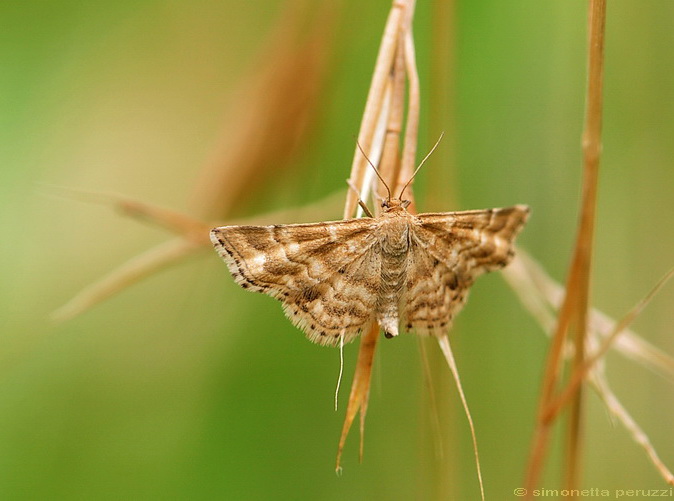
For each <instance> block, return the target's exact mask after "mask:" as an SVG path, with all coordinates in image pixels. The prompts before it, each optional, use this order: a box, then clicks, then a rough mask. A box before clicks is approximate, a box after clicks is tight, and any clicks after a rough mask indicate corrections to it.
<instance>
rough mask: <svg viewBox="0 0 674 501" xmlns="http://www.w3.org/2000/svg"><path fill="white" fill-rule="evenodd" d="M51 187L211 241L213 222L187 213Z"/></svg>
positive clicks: (177, 231)
mask: <svg viewBox="0 0 674 501" xmlns="http://www.w3.org/2000/svg"><path fill="white" fill-rule="evenodd" d="M49 188H50V192H51V191H56V192H60V194H61V196H62V197H64V198H70V199H75V200H80V201H83V202H89V203H97V204H102V205H107V206H110V207H111V208H112V209H114V210H116V211H117V212H119V213H120V214H122V215H124V216H127V217H130V218H133V219H138V220H140V221H143V222H146V223H150V224H153V225H155V226H159V227H160V228H164V229H166V230H168V231H170V232H172V233H175V234H176V235H181V236H184V237H186V238H189V239H193V240H195V242H199V243H204V244H208V243H209V240H208V231H209V230H210V229H211V225H210V224H209V223H206V222H204V221H200V220H198V219H196V218H193V217H191V216H188V215H186V214H182V213H180V212H177V211H174V210H171V209H166V208H164V207H158V206H156V205H152V204H149V203H146V202H141V201H139V200H132V199H130V198H126V197H122V196H119V195H113V194H109V193H101V192H95V191H85V190H77V189H73V188H67V187H62V186H51V187H49Z"/></svg>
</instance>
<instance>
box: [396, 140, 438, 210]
mask: <svg viewBox="0 0 674 501" xmlns="http://www.w3.org/2000/svg"><path fill="white" fill-rule="evenodd" d="M444 135H445V132H444V131H443V132H442V133H441V134H440V137H439V138H438V140H437V141H436V142H435V146H433V147H432V148H431V151H429V152H428V154H427V155H426V156H425V157H424V159H423V160H422V161H421V163H420V164H419V167H417V168H416V170H415V171H414V173H413V174H412V177H411V178H410V180H409V181H407V183H405V186H403V189H402V190H400V196H399V197H398V198H399V199H400V200H402V199H403V193H405V190H406V189H407V187H408V186H409V185H410V183H411V182H412V181H413V180H414V176H416V175H417V172H419V169H421V166H422V165H424V162H426V160H428V157H430V156H431V154H432V153H433V152H434V151H435V148H437V147H438V145H439V144H440V141H442V137H443V136H444Z"/></svg>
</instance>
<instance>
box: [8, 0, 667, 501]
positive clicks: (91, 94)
mask: <svg viewBox="0 0 674 501" xmlns="http://www.w3.org/2000/svg"><path fill="white" fill-rule="evenodd" d="M609 4H610V5H609V8H608V20H607V47H606V74H605V114H604V119H605V120H604V155H603V158H602V170H601V180H600V188H599V209H598V222H597V235H596V253H595V259H594V264H595V269H594V278H593V298H594V302H595V305H596V306H597V307H599V308H600V309H602V310H603V311H605V312H606V313H607V314H609V315H611V316H613V317H620V316H621V315H622V314H624V313H625V312H626V311H627V310H628V308H630V307H631V305H633V304H634V303H635V302H636V301H637V300H638V299H640V298H641V297H642V296H643V295H645V293H646V292H647V291H648V290H649V289H650V287H651V286H652V285H653V284H654V283H655V282H656V281H657V279H658V278H659V277H660V276H661V275H662V274H663V273H664V272H665V271H666V270H667V269H668V268H669V267H671V266H672V264H673V263H674V259H672V258H673V257H674V238H673V236H674V225H673V224H672V223H673V222H674V217H673V210H674V196H673V189H672V188H673V187H674V169H673V168H672V158H674V141H673V140H672V139H673V138H674V68H673V66H674V59H673V54H674V30H672V20H674V3H673V2H671V0H645V1H643V0H642V1H634V0H633V1H627V0H624V1H614V2H609ZM389 5H390V3H389V2H386V1H380V2H356V1H352V0H350V1H345V2H343V3H341V4H340V7H339V10H340V11H341V13H340V15H337V16H335V18H334V20H333V21H332V22H333V23H334V29H335V34H334V38H333V39H332V41H331V42H330V46H329V47H328V49H327V50H326V58H328V60H329V67H328V69H327V80H326V84H325V86H324V87H323V88H322V89H321V94H320V96H319V103H318V104H319V106H320V110H319V113H318V115H317V118H316V120H315V122H314V123H312V125H311V128H312V134H311V136H310V140H309V141H308V142H307V144H306V145H305V147H303V148H302V150H301V152H300V154H299V155H298V156H297V158H296V159H295V161H294V167H293V170H292V172H291V173H290V174H288V175H284V176H283V177H275V178H273V180H272V182H273V185H266V186H261V187H260V189H261V193H265V194H267V195H268V196H264V197H258V198H256V199H255V200H256V203H255V204H254V206H250V207H246V210H247V211H248V213H249V214H252V213H253V212H256V213H262V212H265V211H268V210H273V209H281V208H287V207H291V206H295V205H298V204H302V203H305V202H310V201H315V200H318V199H320V198H321V197H322V196H324V195H327V194H329V193H331V192H333V191H335V190H337V189H343V188H344V182H343V180H344V179H345V178H346V177H347V176H348V172H349V168H350V162H351V156H352V154H353V150H354V144H353V136H354V135H355V134H357V131H358V127H359V123H360V116H361V113H362V109H363V106H364V103H365V98H366V93H367V88H368V85H369V80H370V76H371V72H372V67H373V64H374V60H375V57H376V53H377V48H378V45H379V40H380V36H381V32H382V29H383V26H384V22H385V19H386V15H387V12H388V8H389ZM285 8H287V7H286V4H284V3H282V2H276V1H269V0H250V1H248V2H233V1H226V0H225V1H212V0H197V1H194V2H171V1H165V0H155V1H137V0H136V1H133V2H130V1H120V2H80V1H67V0H61V1H58V2H43V1H38V0H27V1H24V2H17V1H13V0H10V1H8V2H3V3H2V5H0V102H1V105H0V106H1V109H0V176H1V177H0V221H1V223H2V234H3V238H2V246H1V247H0V252H1V254H0V270H1V272H0V273H1V280H0V308H1V309H0V330H1V342H2V345H1V348H0V498H1V499H11V500H14V499H18V500H22V499H326V500H342V499H432V498H440V497H443V496H444V497H445V498H449V499H477V498H478V488H477V483H476V480H475V466H474V462H473V458H472V451H471V446H470V435H469V432H468V428H467V425H466V420H465V417H464V416H463V414H462V412H461V410H460V408H459V407H457V402H456V400H457V397H456V393H455V392H454V390H452V389H451V382H450V381H449V379H450V376H449V372H448V371H447V370H446V369H445V370H443V369H441V370H439V371H437V373H436V375H435V380H436V384H446V385H448V388H449V390H448V391H447V392H446V395H447V396H448V399H444V400H443V401H441V402H439V405H440V407H441V408H442V409H444V410H443V411H442V412H445V410H446V411H447V412H448V414H449V415H450V416H451V419H449V420H448V421H447V422H444V424H443V431H442V433H443V436H444V441H445V442H446V443H448V444H450V447H445V450H444V454H445V456H444V459H443V460H439V459H438V458H437V457H436V455H435V448H434V442H435V441H436V440H435V438H434V435H433V432H432V426H431V424H430V423H431V417H430V414H431V413H430V411H429V404H428V399H427V398H426V397H424V390H423V386H424V381H423V376H422V366H421V363H420V356H419V349H418V345H417V343H416V341H415V339H414V338H413V337H412V336H403V337H401V338H398V339H395V340H393V341H387V342H382V343H381V344H380V346H379V350H378V354H377V358H376V364H375V372H374V378H373V387H372V391H371V395H370V407H369V412H368V415H367V423H366V436H365V457H364V462H363V463H362V464H358V434H357V429H356V428H354V430H353V431H352V435H351V436H350V437H349V440H348V441H347V447H346V450H345V454H344V461H343V466H344V474H343V475H342V476H341V477H337V476H336V475H335V473H334V470H333V465H334V457H335V452H336V445H337V439H338V437H339V432H340V430H341V425H342V419H343V414H344V408H345V405H346V401H347V396H348V387H349V384H350V381H351V374H352V372H353V369H354V365H355V356H356V353H357V345H356V344H353V345H349V346H348V347H347V348H346V353H345V357H346V367H345V374H346V377H345V381H344V382H343V386H342V394H341V401H340V410H339V411H338V412H334V410H333V408H332V405H333V392H334V388H335V384H336V379H337V374H338V371H339V354H338V352H337V350H331V349H327V348H321V347H318V346H315V345H313V344H311V343H309V342H308V341H307V340H306V339H304V337H303V335H302V334H301V333H300V332H299V331H297V330H296V329H295V328H293V327H292V325H291V324H290V323H289V322H288V321H287V320H286V319H285V317H284V316H283V314H282V312H281V308H280V306H279V304H278V303H277V302H275V301H273V300H271V299H269V298H267V297H265V296H262V295H254V294H248V293H244V292H243V291H242V290H240V289H239V288H238V287H237V286H236V285H235V284H234V283H233V281H232V280H231V279H230V277H229V274H228V273H227V270H226V267H225V266H224V265H223V263H222V262H221V261H220V259H219V258H218V257H217V256H216V254H215V253H212V254H211V253H202V255H200V256H199V257H196V258H194V259H191V260H189V261H188V262H186V263H184V264H182V265H180V266H177V267H175V268H172V269H170V270H167V271H164V272H162V273H159V274H157V275H155V276H153V277H152V278H150V279H148V280H145V281H144V282H142V283H140V284H138V285H135V286H133V287H131V288H129V289H128V290H126V291H124V292H123V293H121V294H119V295H117V296H115V297H113V298H112V299H110V300H109V301H107V302H105V303H103V304H101V305H99V306H97V307H96V308H94V309H92V310H91V311H89V312H87V313H85V314H83V315H81V316H80V317H78V318H76V319H74V320H71V321H69V322H66V323H63V324H60V325H56V324H54V323H52V322H51V321H50V320H49V314H50V312H52V311H53V310H54V309H56V308H57V307H59V306H61V305H62V304H63V303H65V302H66V301H67V300H68V299H70V298H71V297H72V296H74V295H75V293H77V292H78V291H79V290H81V288H83V287H84V286H86V285H87V284H89V283H91V282H93V281H95V280H96V279H98V278H99V277H101V276H102V275H104V274H105V273H107V272H108V271H110V270H112V269H113V268H115V267H116V266H118V265H119V264H120V263H122V262H124V261H126V260H127V259H129V258H131V257H132V256H134V255H136V254H139V253H141V252H143V251H144V250H146V249H147V248H150V247H151V246H153V245H157V244H159V243H161V242H162V241H164V240H165V239H166V236H165V234H164V233H163V232H162V231H161V230H158V229H155V228H151V227H147V226H145V225H142V224H139V223H137V222H135V221H131V220H128V219H125V218H123V217H120V216H119V215H118V214H115V213H114V212H113V211H111V210H108V209H107V208H106V207H104V206H100V205H92V204H85V203H82V202H79V201H75V200H69V199H67V198H66V199H64V198H58V197H53V196H52V194H53V189H52V186H53V185H57V186H66V187H71V188H77V189H83V190H92V191H105V192H112V193H120V194H125V195H128V196H130V197H134V198H137V199H140V200H144V201H147V202H152V203H155V204H158V205H162V206H165V207H171V208H174V209H177V210H183V211H188V210H189V205H188V199H189V196H190V187H191V186H192V185H193V184H194V181H195V179H196V177H197V175H198V173H199V172H200V170H201V167H202V165H203V164H204V163H205V162H206V160H207V159H208V158H209V156H210V155H211V154H212V151H213V148H214V145H215V144H216V143H217V141H218V134H219V131H220V130H221V125H222V123H223V122H224V121H226V119H227V109H228V108H227V106H228V104H227V103H228V100H229V96H230V95H231V93H232V92H233V91H234V90H235V89H236V86H237V83H239V82H240V81H241V79H242V76H243V75H245V74H247V73H249V72H250V71H251V64H253V63H254V62H255V61H256V59H255V57H256V55H257V54H258V53H259V51H260V50H261V48H262V47H263V42H264V40H265V39H266V38H267V37H268V34H269V32H270V31H271V30H272V29H273V26H274V24H275V22H277V20H278V19H279V17H280V15H281V13H282V11H283V10H284V9H285ZM435 8H437V6H436V5H434V4H432V3H429V2H418V7H417V15H416V20H415V36H416V41H417V57H418V62H419V67H420V74H421V79H422V94H423V109H422V135H421V139H420V149H421V150H423V151H425V150H427V149H428V147H429V146H430V145H432V144H433V142H434V141H435V139H436V138H437V136H438V135H439V133H440V130H435V128H437V127H438V125H439V127H441V128H442V129H444V130H449V131H451V132H452V138H451V139H450V140H449V141H446V142H445V144H446V146H445V149H444V150H443V146H441V147H440V151H439V152H438V153H437V154H436V155H435V156H434V157H433V158H431V160H430V161H429V166H428V171H427V172H428V174H424V173H423V172H422V174H421V175H420V177H419V179H418V183H417V186H418V189H417V197H418V204H419V208H420V209H421V210H424V194H425V193H426V191H427V190H425V187H427V176H428V177H430V176H432V175H433V174H432V173H434V172H441V171H442V169H444V168H447V167H448V166H449V165H454V166H455V169H456V171H455V173H454V177H453V179H454V180H455V181H454V183H453V185H452V186H448V187H447V192H448V193H450V192H451V193H454V194H458V200H459V204H460V205H459V207H455V206H447V207H445V209H446V210H455V209H472V208H484V207H490V206H503V205H509V204H513V203H526V204H529V205H530V206H531V207H532V210H533V215H532V217H531V219H530V223H529V225H528V226H527V228H526V230H525V231H524V233H523V234H522V236H521V239H520V243H521V245H522V246H523V247H524V248H526V249H527V250H528V251H529V252H530V253H532V254H533V256H535V257H536V258H537V259H538V260H539V261H540V262H541V263H542V264H543V265H544V267H545V268H546V269H547V270H548V272H549V273H550V274H551V275H552V276H553V277H555V278H556V279H558V280H562V279H563V278H564V276H565V270H566V266H567V263H568V261H569V253H570V249H571V246H572V242H573V238H574V231H575V224H576V216H577V207H578V198H579V192H580V184H579V182H580V166H581V153H580V135H581V130H582V120H583V112H584V103H583V96H584V86H585V67H586V56H585V49H586V40H585V39H586V3H585V2H581V1H577V2H569V1H567V0H548V1H546V2H537V1H533V0H526V1H520V2H503V1H497V0H484V1H481V2H469V1H457V2H456V6H455V13H454V15H455V21H454V22H455V29H456V32H455V33H454V34H453V35H452V36H453V37H454V43H455V46H454V49H453V50H454V54H455V55H454V72H455V82H454V85H453V88H452V89H447V95H450V94H451V95H453V99H454V109H455V112H456V114H455V116H453V117H449V116H446V115H444V116H442V117H441V118H442V120H441V122H442V121H443V120H444V121H445V122H446V123H445V122H443V123H439V124H437V125H436V124H433V125H431V124H429V121H428V117H429V115H430V113H431V110H432V109H433V107H434V105H435V102H433V101H432V100H431V98H430V97H429V93H430V90H429V88H430V82H431V81H432V80H433V78H434V77H436V76H437V72H438V71H440V68H438V67H437V66H432V65H431V60H432V54H433V53H434V52H433V51H438V50H439V51H440V54H446V53H447V52H446V50H447V49H446V48H444V47H437V46H434V42H433V40H434V37H433V33H432V20H435V21H436V22H437V21H438V19H437V15H438V14H434V12H433V10H434V9H435ZM321 22H327V21H321ZM450 24H451V23H450ZM441 25H442V23H441ZM450 53H451V50H450ZM440 60H442V59H440ZM434 64H435V63H434ZM440 92H442V89H441V90H440ZM452 145H453V146H452ZM443 164H444V165H443ZM186 187H187V188H186ZM435 189H436V190H437V187H436V188H435ZM450 200H453V197H450V196H449V195H448V202H447V203H448V205H449V204H451V203H454V202H450ZM434 209H438V207H434ZM333 217H334V218H339V217H341V214H340V212H339V211H336V213H335V214H334V216H333ZM673 301H674V290H673V288H672V286H669V287H668V288H666V289H665V290H664V291H663V292H662V293H661V294H660V295H659V296H658V297H657V298H656V299H655V300H654V301H653V303H652V304H651V305H650V306H649V307H648V309H647V310H646V312H645V313H644V314H643V315H642V317H641V318H640V319H639V320H638V322H637V324H636V325H635V329H636V330H637V331H638V332H640V333H641V334H642V335H643V336H644V337H645V338H646V339H648V340H649V341H651V342H652V343H654V344H655V345H657V346H659V347H661V348H663V349H664V350H666V351H667V352H669V353H674V340H673V338H672V323H673V321H674V313H673V311H674V309H672V307H671V305H672V304H673V303H672V302H673ZM452 340H453V345H454V348H455V355H456V357H457V361H458V364H459V368H460V370H461V373H462V379H463V383H464V387H465V391H466V394H467V397H468V400H469V403H470V404H471V408H472V412H473V417H474V420H475V424H476V427H477V433H478V442H479V445H480V454H481V458H482V465H483V473H484V477H485V484H486V490H487V496H488V498H491V499H510V498H511V497H512V491H513V489H514V488H515V487H518V486H520V485H521V484H522V478H523V471H524V466H525V463H526V457H527V452H528V447H529V443H530V439H531V430H532V423H533V420H534V413H535V406H536V403H537V397H538V391H539V385H540V376H541V371H542V366H543V361H544V356H545V353H546V346H547V342H546V339H545V337H544V336H543V335H542V332H541V330H540V328H539V327H538V326H537V325H536V323H535V322H534V321H533V320H532V319H531V317H530V316H529V315H528V314H527V313H526V312H525V311H524V310H523V308H522V307H521V306H520V304H519V302H518V301H517V299H516V298H515V296H514V295H513V293H512V292H511V291H510V290H509V289H508V287H507V286H506V285H505V283H504V282H503V280H502V279H501V278H500V277H499V276H498V275H497V274H493V275H489V276H486V277H484V278H482V279H481V280H480V281H479V282H478V283H477V284H476V286H475V288H474V290H473V291H472V295H471V300H470V301H469V303H468V305H467V307H466V309H465V311H464V312H463V313H462V314H461V315H460V316H459V318H458V321H457V324H456V326H455V329H454V331H453V332H452ZM428 347H429V349H430V351H431V352H433V354H434V357H436V358H437V350H436V349H435V348H436V347H435V346H434V345H432V344H429V345H428ZM434 364H435V365H437V366H438V367H441V365H440V364H437V362H434ZM608 374H609V380H610V381H611V383H612V386H613V388H614V390H615V391H616V393H617V394H618V396H619V397H620V398H621V399H622V401H623V403H624V404H625V405H626V406H627V408H628V409H629V410H630V411H631V412H632V413H633V416H634V417H635V418H636V420H637V421H638V422H639V423H640V424H641V425H642V426H643V427H644V429H645V430H646V432H647V433H648V434H649V436H650V437H651V439H652V441H653V443H654V444H655V445H656V447H657V449H658V451H659V452H660V453H661V456H662V458H663V460H664V461H665V462H666V463H668V464H669V465H670V466H672V465H674V440H672V436H671V432H672V426H671V422H672V416H674V398H672V388H671V382H668V381H666V380H664V379H663V378H662V377H660V376H658V375H655V374H654V373H652V372H651V371H649V370H647V369H644V368H642V367H639V366H636V365H635V364H633V363H632V362H629V361H625V360H624V359H623V358H621V357H619V356H617V355H614V354H611V355H609V357H608ZM587 404H588V405H587V408H586V410H587V420H586V424H585V427H584V431H585V435H586V441H585V457H584V461H583V471H584V474H583V486H585V487H587V488H593V487H594V488H606V489H615V488H631V489H637V488H641V489H649V488H650V489H655V488H664V487H665V485H664V482H663V481H662V480H661V479H660V477H659V476H658V475H657V474H656V473H655V471H654V469H653V467H652V466H651V464H650V463H649V462H648V461H647V459H646V458H645V455H644V454H643V453H642V451H641V449H640V448H639V447H638V446H637V445H635V444H634V443H633V442H632V441H631V439H630V438H629V437H628V435H627V434H626V432H625V431H624V430H623V428H622V427H621V426H620V425H616V426H613V425H612V423H611V422H610V420H609V418H608V416H607V414H606V412H605V410H604V408H603V406H602V404H601V403H600V402H599V400H598V399H597V397H596V396H595V395H594V394H592V393H590V392H588V398H587ZM559 449H560V448H559V447H556V449H555V451H556V452H558V451H559ZM558 465H559V461H558V460H557V459H554V457H553V459H552V460H551V462H550V464H549V466H550V468H549V473H548V474H547V476H546V478H545V482H544V485H545V487H549V488H553V487H557V486H558V485H559V484H558V474H557V467H558ZM448 493H449V494H448Z"/></svg>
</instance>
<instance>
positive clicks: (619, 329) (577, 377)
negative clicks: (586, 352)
mask: <svg viewBox="0 0 674 501" xmlns="http://www.w3.org/2000/svg"><path fill="white" fill-rule="evenodd" d="M673 275H674V269H672V270H670V271H669V272H668V273H666V274H665V276H664V277H662V278H661V279H660V281H659V282H658V283H657V284H656V285H655V287H653V289H652V290H651V291H650V292H649V293H648V294H647V295H646V297H644V298H643V299H642V300H641V301H639V302H638V303H637V304H636V305H635V306H634V308H632V309H631V310H630V311H629V312H628V313H627V315H625V316H624V317H623V318H622V319H621V320H620V321H619V322H618V323H617V324H616V325H615V326H614V327H613V331H612V332H611V333H610V334H609V335H608V336H606V338H604V340H603V342H602V344H601V346H600V347H599V348H598V349H597V350H595V351H594V352H593V353H592V354H591V355H590V356H588V357H587V358H586V360H585V363H584V364H583V366H582V367H581V368H580V369H579V370H576V371H575V372H574V373H573V375H572V377H571V381H570V382H569V383H568V384H567V386H566V388H564V390H563V391H561V392H560V395H559V397H557V398H556V399H555V400H554V401H553V402H551V403H550V407H549V408H548V411H547V413H546V415H545V419H546V420H547V421H550V420H552V419H554V418H555V417H556V416H557V415H558V414H559V412H560V410H561V409H562V408H563V407H564V406H565V405H566V404H567V403H568V401H569V400H570V399H571V397H572V395H573V394H574V393H575V391H576V390H577V389H578V386H579V385H580V384H581V383H582V382H583V380H584V379H585V378H586V377H587V376H588V375H589V373H590V371H592V369H593V368H594V366H595V365H596V364H597V362H598V361H599V360H601V359H602V358H603V357H604V355H606V352H608V350H609V349H610V348H611V346H613V343H614V342H615V340H616V339H617V338H618V336H619V335H620V334H622V333H623V331H624V330H625V329H627V327H628V326H629V325H630V324H631V323H632V322H634V320H636V318H637V317H638V316H639V314H640V313H641V312H642V311H643V309H644V308H645V307H646V305H647V304H648V303H649V302H650V301H651V300H652V299H653V297H654V296H655V295H656V294H657V293H658V291H659V290H660V289H661V288H662V287H663V286H664V285H665V284H666V283H667V281H668V280H669V279H670V278H672V276H673Z"/></svg>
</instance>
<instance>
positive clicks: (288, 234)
mask: <svg viewBox="0 0 674 501" xmlns="http://www.w3.org/2000/svg"><path fill="white" fill-rule="evenodd" d="M375 228H376V220H374V219H370V218H362V219H351V220H346V221H334V222H324V223H314V224H290V225H276V226H223V227H221V228H216V229H214V230H212V231H211V240H212V241H213V244H214V245H215V248H216V250H217V251H218V253H219V254H220V255H221V256H222V258H223V259H224V260H225V262H226V263H227V266H228V267H229V270H230V272H231V273H232V275H233V277H234V279H235V280H236V282H237V283H238V284H239V285H240V286H241V287H243V288H245V289H248V290H251V291H256V292H263V293H265V294H268V295H270V296H272V297H275V298H277V299H279V300H280V301H282V302H283V308H284V310H285V312H286V315H288V317H289V318H290V319H291V320H292V322H293V324H295V325H296V326H298V327H299V328H301V329H302V330H303V331H304V332H305V333H306V334H307V337H308V338H309V339H310V340H311V341H314V342H316V343H319V344H324V345H336V344H338V343H339V337H340V335H341V334H342V333H343V335H344V342H349V341H351V340H352V339H353V338H354V337H356V336H357V335H358V333H359V332H360V331H361V330H362V329H364V328H366V327H367V326H368V325H369V324H370V323H371V322H373V321H374V306H375V304H376V295H377V291H378V288H379V280H380V268H381V258H380V253H379V252H378V250H377V246H378V245H379V244H378V240H377V238H376V234H375V231H374V230H375Z"/></svg>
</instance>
